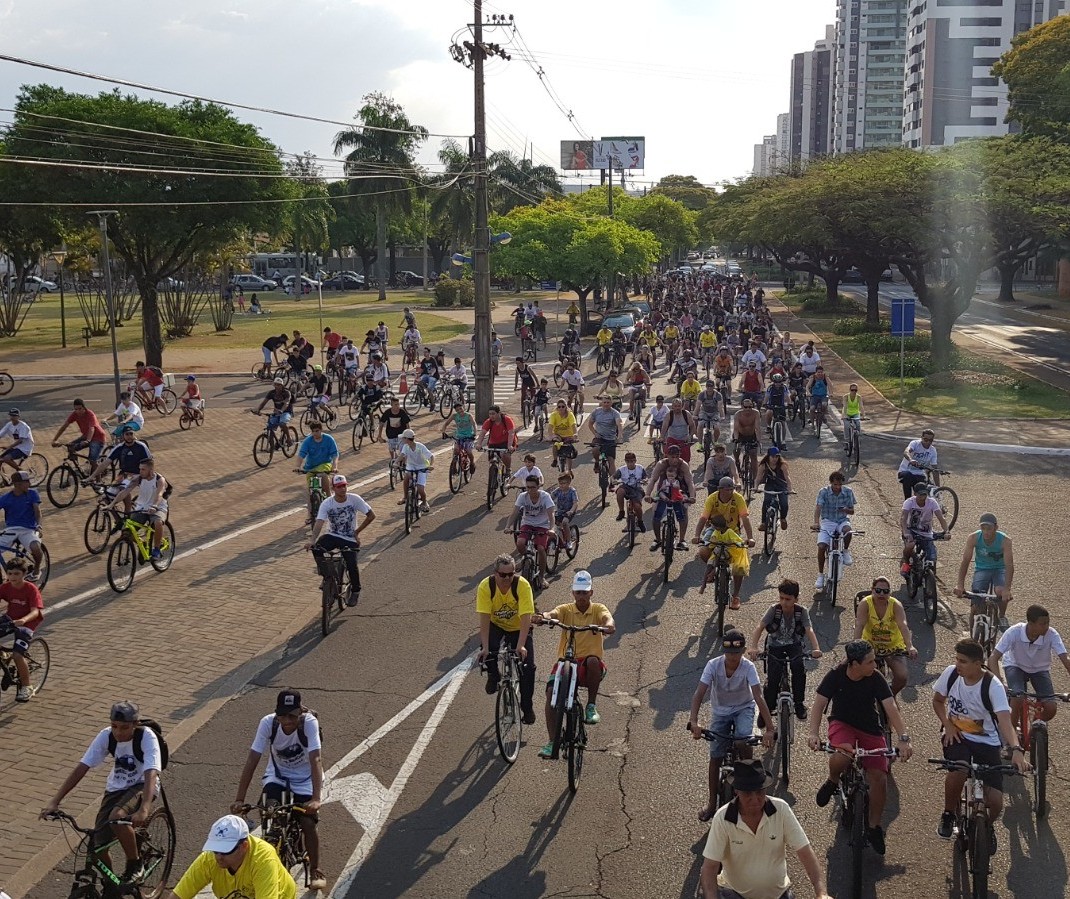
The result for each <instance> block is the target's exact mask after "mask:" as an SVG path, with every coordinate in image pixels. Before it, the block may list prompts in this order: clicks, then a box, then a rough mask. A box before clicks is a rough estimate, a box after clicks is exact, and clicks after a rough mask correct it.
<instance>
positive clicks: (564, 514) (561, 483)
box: [550, 471, 580, 550]
mask: <svg viewBox="0 0 1070 899" xmlns="http://www.w3.org/2000/svg"><path fill="white" fill-rule="evenodd" d="M550 498H551V499H552V500H553V501H554V504H555V505H556V506H557V508H556V510H555V512H554V524H555V525H556V526H557V540H558V543H559V544H560V545H561V546H563V547H565V549H566V550H571V549H572V529H571V528H570V527H569V525H571V524H572V519H573V517H574V516H575V514H576V510H577V509H578V508H579V507H580V497H579V494H578V493H576V488H575V487H573V486H572V474H571V473H570V472H567V471H564V472H562V473H561V475H560V476H559V477H558V479H557V486H556V487H555V488H554V489H553V490H551V491H550Z"/></svg>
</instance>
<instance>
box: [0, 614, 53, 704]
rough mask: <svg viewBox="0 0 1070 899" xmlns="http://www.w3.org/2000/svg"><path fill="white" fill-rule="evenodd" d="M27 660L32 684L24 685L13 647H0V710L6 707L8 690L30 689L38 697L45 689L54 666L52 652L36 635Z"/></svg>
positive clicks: (27, 654)
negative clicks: (51, 668)
mask: <svg viewBox="0 0 1070 899" xmlns="http://www.w3.org/2000/svg"><path fill="white" fill-rule="evenodd" d="M6 636H8V634H6V633H0V637H6ZM25 659H26V664H27V665H28V666H29V669H30V683H28V684H24V683H23V682H22V679H21V678H20V677H19V669H18V668H17V667H16V665H15V652H14V649H13V647H10V646H0V709H2V708H3V707H4V695H5V694H6V693H7V691H8V690H14V691H16V692H17V691H18V689H19V688H20V687H29V688H30V691H31V695H32V696H36V695H37V694H38V693H40V692H41V690H42V689H44V686H45V681H46V680H48V669H49V668H50V667H51V665H52V652H51V650H50V649H49V648H48V643H47V642H45V640H44V639H43V638H41V637H38V636H36V635H35V636H34V638H33V639H32V640H31V641H30V647H29V650H28V651H27V652H26V655H25Z"/></svg>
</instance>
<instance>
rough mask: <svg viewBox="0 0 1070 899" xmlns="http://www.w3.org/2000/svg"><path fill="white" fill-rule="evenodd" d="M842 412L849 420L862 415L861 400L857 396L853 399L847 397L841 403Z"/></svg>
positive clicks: (849, 396)
mask: <svg viewBox="0 0 1070 899" xmlns="http://www.w3.org/2000/svg"><path fill="white" fill-rule="evenodd" d="M843 412H844V414H845V415H846V416H848V417H849V418H850V417H853V416H855V415H861V414H862V400H861V399H859V397H858V396H857V394H856V395H855V396H854V398H852V397H851V395H850V394H848V395H847V399H845V400H844V403H843Z"/></svg>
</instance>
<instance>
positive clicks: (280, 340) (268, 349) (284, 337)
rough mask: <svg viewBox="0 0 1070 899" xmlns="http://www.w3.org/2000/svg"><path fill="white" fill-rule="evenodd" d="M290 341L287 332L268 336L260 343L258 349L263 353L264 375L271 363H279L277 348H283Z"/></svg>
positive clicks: (268, 370)
mask: <svg viewBox="0 0 1070 899" xmlns="http://www.w3.org/2000/svg"><path fill="white" fill-rule="evenodd" d="M289 342H290V335H289V334H285V333H283V334H280V335H279V336H278V337H269V338H268V339H267V340H265V341H264V342H263V343H262V344H261V345H260V350H261V352H263V354H264V373H265V374H264V376H265V377H267V375H268V374H269V373H270V368H271V365H272V363H274V364H275V365H279V364H280V363H281V361H282V360H281V359H279V350H281V349H284V348H285V347H286V345H287V344H288V343H289Z"/></svg>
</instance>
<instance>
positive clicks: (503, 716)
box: [494, 683, 524, 765]
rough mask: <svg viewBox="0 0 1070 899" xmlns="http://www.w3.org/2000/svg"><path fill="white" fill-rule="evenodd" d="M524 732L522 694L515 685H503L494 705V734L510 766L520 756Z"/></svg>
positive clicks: (499, 748) (499, 749)
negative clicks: (521, 712) (521, 711)
mask: <svg viewBox="0 0 1070 899" xmlns="http://www.w3.org/2000/svg"><path fill="white" fill-rule="evenodd" d="M523 730H524V721H523V717H522V716H521V714H520V694H519V693H518V692H517V689H516V685H515V684H511V683H510V684H503V685H502V687H501V689H499V690H498V700H497V702H496V703H495V704H494V733H495V736H497V738H498V751H499V752H501V754H502V758H503V759H505V761H507V762H508V763H509V764H510V765H511V764H513V762H515V761H516V759H517V756H518V755H520V738H521V736H522V734H523Z"/></svg>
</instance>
